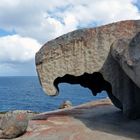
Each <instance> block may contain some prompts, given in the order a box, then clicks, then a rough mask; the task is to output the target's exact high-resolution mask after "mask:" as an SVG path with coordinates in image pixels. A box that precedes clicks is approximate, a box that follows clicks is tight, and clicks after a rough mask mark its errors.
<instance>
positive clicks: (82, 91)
mask: <svg viewBox="0 0 140 140" xmlns="http://www.w3.org/2000/svg"><path fill="white" fill-rule="evenodd" d="M58 88H59V94H58V96H54V97H53V99H54V101H55V102H57V103H58V105H59V104H61V103H62V102H63V101H66V100H69V101H71V103H72V105H74V106H75V105H79V104H82V103H86V102H89V101H93V100H98V99H103V98H106V97H107V93H106V91H101V93H100V94H97V96H93V95H92V92H91V90H90V89H88V88H84V87H82V86H81V85H80V84H74V85H72V84H69V83H60V84H59V85H58Z"/></svg>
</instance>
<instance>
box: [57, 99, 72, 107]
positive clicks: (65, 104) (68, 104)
mask: <svg viewBox="0 0 140 140" xmlns="http://www.w3.org/2000/svg"><path fill="white" fill-rule="evenodd" d="M69 107H72V103H71V102H70V101H68V100H67V101H64V102H63V103H62V104H61V105H60V107H59V109H64V108H69Z"/></svg>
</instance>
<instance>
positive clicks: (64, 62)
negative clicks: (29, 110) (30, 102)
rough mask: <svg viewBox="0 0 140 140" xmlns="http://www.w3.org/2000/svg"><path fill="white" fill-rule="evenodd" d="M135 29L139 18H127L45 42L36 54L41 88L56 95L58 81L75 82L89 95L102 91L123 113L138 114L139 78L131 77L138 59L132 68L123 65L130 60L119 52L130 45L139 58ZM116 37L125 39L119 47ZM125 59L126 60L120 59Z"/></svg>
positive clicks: (136, 29) (139, 102)
mask: <svg viewBox="0 0 140 140" xmlns="http://www.w3.org/2000/svg"><path fill="white" fill-rule="evenodd" d="M139 32H140V20H130V21H122V22H117V23H112V24H109V25H105V26H101V27H97V28H90V29H80V30H76V31H73V32H70V33H68V34H65V35H63V36H60V37H58V38H56V39H54V40H52V41H49V42H47V43H46V44H45V45H44V46H43V47H42V48H41V49H40V50H39V52H38V53H37V54H36V67H37V72H38V76H39V79H40V83H41V85H42V87H43V89H44V91H45V92H46V93H47V94H48V95H52V96H53V95H57V94H58V92H59V89H58V84H59V83H62V82H68V83H71V84H76V83H79V84H80V85H82V86H84V87H88V88H89V89H91V91H92V93H93V95H96V94H97V93H99V92H101V91H102V90H106V91H107V92H108V96H109V97H110V99H111V100H112V102H113V103H114V105H115V106H117V107H118V108H120V109H123V112H124V114H125V115H127V116H128V117H133V118H136V117H139V116H140V89H139V88H140V86H139V78H138V77H137V76H136V75H135V76H134V73H135V72H136V71H137V73H138V70H139V62H137V66H136V67H135V68H136V69H135V71H133V70H132V69H131V68H130V66H127V65H126V63H129V64H130V65H131V61H129V60H128V58H127V57H125V56H124V55H122V56H121V54H122V53H121V52H120V53H119V51H120V50H121V48H122V49H123V50H127V49H125V47H127V48H128V50H129V47H130V46H131V49H130V50H131V56H137V58H139V54H138V52H137V51H139V50H140V49H139V46H138V44H137V42H138V41H139V39H136V38H138V37H139V36H138V34H139ZM120 39H123V40H126V43H122V47H121V45H119V43H120V44H121V41H120ZM135 40H137V41H135ZM123 42H124V41H123ZM129 42H131V43H130V44H129ZM123 44H124V45H125V46H123ZM133 46H135V47H133ZM118 47H120V49H118ZM133 48H134V49H133ZM136 52H137V53H136ZM126 54H127V53H126ZM134 54H135V55H134ZM118 55H119V56H120V58H119V60H118V57H119V56H118ZM123 57H124V58H123ZM125 58H126V59H127V60H128V62H127V61H123V60H124V59H125ZM137 60H138V59H137ZM122 61H123V62H124V63H121V62H122ZM122 65H123V66H122ZM124 65H125V66H124ZM128 67H129V68H128ZM135 78H137V80H135Z"/></svg>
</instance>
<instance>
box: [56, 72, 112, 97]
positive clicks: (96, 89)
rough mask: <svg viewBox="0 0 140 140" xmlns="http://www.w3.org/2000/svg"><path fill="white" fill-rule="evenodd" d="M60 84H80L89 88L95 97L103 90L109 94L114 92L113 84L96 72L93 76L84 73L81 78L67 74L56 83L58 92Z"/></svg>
mask: <svg viewBox="0 0 140 140" xmlns="http://www.w3.org/2000/svg"><path fill="white" fill-rule="evenodd" d="M59 83H70V84H80V85H81V86H83V87H85V88H89V89H90V90H91V91H92V94H93V95H94V96H96V95H97V93H100V92H101V91H103V90H105V91H107V92H109V93H111V92H112V87H111V84H110V83H109V82H107V81H106V80H104V78H103V76H102V74H101V73H99V72H94V73H93V74H88V73H84V74H83V75H81V76H73V75H69V74H66V75H65V76H63V77H58V78H57V79H56V80H55V81H54V86H55V87H56V88H57V90H58V91H59V88H58V84H59Z"/></svg>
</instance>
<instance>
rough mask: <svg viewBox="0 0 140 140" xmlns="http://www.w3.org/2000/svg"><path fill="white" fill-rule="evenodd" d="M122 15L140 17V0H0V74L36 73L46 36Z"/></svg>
mask: <svg viewBox="0 0 140 140" xmlns="http://www.w3.org/2000/svg"><path fill="white" fill-rule="evenodd" d="M126 19H140V0H0V76H19V75H22V76H24V75H36V72H35V65H34V56H35V53H36V52H37V51H38V50H39V48H40V47H41V46H42V45H43V44H44V43H46V42H47V41H48V40H51V39H54V38H56V37H57V36H60V35H62V34H64V33H67V32H70V31H73V30H76V29H78V28H84V27H95V26H100V25H103V24H107V23H111V22H115V21H120V20H126Z"/></svg>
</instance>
